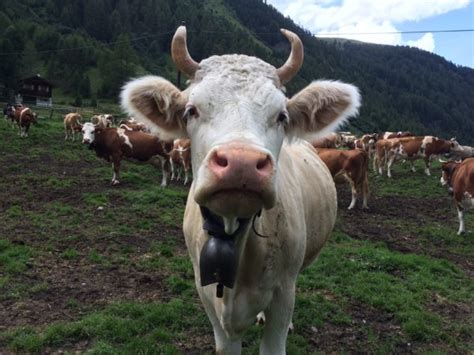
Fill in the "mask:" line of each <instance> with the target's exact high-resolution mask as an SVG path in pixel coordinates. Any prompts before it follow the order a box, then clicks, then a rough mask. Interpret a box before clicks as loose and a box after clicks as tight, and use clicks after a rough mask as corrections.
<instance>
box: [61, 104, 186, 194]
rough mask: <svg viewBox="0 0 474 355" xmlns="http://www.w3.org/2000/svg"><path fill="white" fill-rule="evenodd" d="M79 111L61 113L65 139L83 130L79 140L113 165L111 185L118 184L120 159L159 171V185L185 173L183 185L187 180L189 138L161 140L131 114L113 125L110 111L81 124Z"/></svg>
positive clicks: (71, 137) (73, 136) (165, 183)
mask: <svg viewBox="0 0 474 355" xmlns="http://www.w3.org/2000/svg"><path fill="white" fill-rule="evenodd" d="M81 120H82V116H81V115H80V114H79V113H68V114H67V115H65V116H64V139H65V140H68V139H70V140H72V141H74V140H75V133H76V132H81V133H82V136H83V138H82V143H83V144H86V145H88V147H89V148H90V149H92V150H94V151H95V152H96V154H97V156H98V157H100V158H103V159H105V160H106V161H109V162H111V163H112V165H113V176H112V185H118V184H120V166H121V161H122V160H123V159H128V160H132V161H134V162H147V163H150V164H152V165H153V166H156V167H160V168H161V170H162V173H163V174H162V180H161V186H166V185H167V184H168V180H169V175H170V172H171V180H173V179H175V178H176V180H178V181H179V180H180V178H181V172H184V175H185V176H184V184H185V185H186V184H187V183H188V180H189V172H190V167H191V155H190V153H191V152H190V149H191V141H190V140H189V139H186V138H183V139H175V140H174V141H173V140H171V141H166V140H161V139H159V138H158V137H157V136H155V135H153V134H151V133H150V130H149V129H148V127H147V126H146V125H144V124H143V123H140V122H137V121H136V120H135V119H134V118H132V117H130V118H128V119H125V120H121V121H120V122H119V126H118V127H113V122H114V117H113V116H112V115H110V114H100V115H93V116H92V117H91V120H90V122H85V123H81Z"/></svg>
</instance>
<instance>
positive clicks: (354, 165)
mask: <svg viewBox="0 0 474 355" xmlns="http://www.w3.org/2000/svg"><path fill="white" fill-rule="evenodd" d="M316 150H317V151H318V155H319V157H320V158H321V159H322V161H323V162H324V163H325V164H326V165H327V167H328V169H329V171H330V172H331V175H332V177H333V179H334V181H335V182H344V181H347V182H349V184H350V185H351V192H352V200H351V204H350V205H349V207H348V209H349V210H351V209H353V208H354V207H355V205H356V202H357V195H358V194H360V195H362V199H363V200H362V201H363V202H362V208H364V209H366V208H368V206H367V197H368V195H369V178H368V168H369V154H368V153H367V152H366V151H364V150H360V149H354V150H339V149H327V148H318V149H316Z"/></svg>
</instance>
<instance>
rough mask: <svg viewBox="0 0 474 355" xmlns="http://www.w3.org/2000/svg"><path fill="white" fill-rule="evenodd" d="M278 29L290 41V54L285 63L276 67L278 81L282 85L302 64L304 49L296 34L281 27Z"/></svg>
mask: <svg viewBox="0 0 474 355" xmlns="http://www.w3.org/2000/svg"><path fill="white" fill-rule="evenodd" d="M280 31H281V33H283V35H284V36H285V37H286V38H288V40H289V41H290V43H291V53H290V56H289V57H288V59H287V61H286V63H285V64H283V65H282V66H281V67H280V68H278V69H277V73H278V77H279V78H280V82H281V84H282V85H284V84H286V83H287V82H289V81H290V80H291V79H292V78H293V77H294V76H295V75H296V73H298V71H299V70H300V68H301V66H302V65H303V57H304V51H303V43H302V42H301V40H300V38H299V37H298V36H297V35H296V34H294V33H293V32H291V31H288V30H285V29H283V28H282V29H281V30H280Z"/></svg>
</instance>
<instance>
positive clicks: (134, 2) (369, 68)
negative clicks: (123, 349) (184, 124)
mask: <svg viewBox="0 0 474 355" xmlns="http://www.w3.org/2000/svg"><path fill="white" fill-rule="evenodd" d="M3 3H4V6H3V7H2V8H0V59H1V61H2V65H1V66H0V83H2V84H3V90H4V96H6V97H9V96H11V95H12V94H13V93H14V92H15V91H16V90H17V89H18V85H19V80H20V79H21V78H24V77H27V76H31V75H34V74H36V73H41V74H42V76H44V77H46V78H47V79H49V80H50V81H53V83H55V85H56V86H57V87H58V88H60V89H61V90H62V91H63V92H64V93H65V94H67V95H70V96H72V97H79V98H82V99H97V98H111V99H115V98H116V97H117V95H118V93H119V91H120V88H121V86H122V85H123V83H124V82H125V81H127V80H128V79H129V78H131V77H134V76H139V75H143V74H146V73H152V74H155V75H160V76H163V77H165V78H167V79H169V80H172V81H173V82H175V81H176V71H175V69H174V66H173V64H172V61H171V59H170V54H169V53H170V42H171V37H172V35H173V33H174V30H175V29H176V27H177V26H179V25H180V24H181V23H182V22H183V21H184V22H185V23H186V26H187V28H188V38H189V39H188V46H189V50H190V52H191V53H192V55H193V57H194V58H195V59H196V60H198V61H199V60H201V59H203V58H206V57H208V56H210V55H213V54H225V53H234V52H237V53H242V54H249V55H256V56H258V57H260V58H262V59H263V60H265V61H267V62H269V63H271V64H274V65H276V66H279V65H281V64H282V63H283V62H284V61H285V60H286V57H287V55H288V51H289V44H288V43H287V40H286V39H285V38H284V37H283V36H282V35H281V34H280V32H279V29H280V28H287V29H290V30H292V31H294V32H296V33H297V34H298V35H299V36H300V37H301V38H302V40H303V43H304V46H305V63H304V65H303V68H302V70H301V71H300V73H299V74H298V75H297V77H296V78H295V79H294V80H293V81H292V82H291V83H290V84H289V85H288V87H287V92H288V94H289V95H291V94H293V93H295V92H296V91H297V90H300V89H301V88H302V87H304V86H305V85H307V84H308V83H309V82H311V81H312V80H313V79H317V78H324V79H337V80H343V81H347V82H351V83H353V84H355V85H357V86H358V87H359V88H360V89H361V93H362V97H363V106H362V108H361V115H360V117H359V118H357V119H355V120H352V121H351V123H350V124H349V125H348V127H347V128H349V129H352V130H354V131H356V132H374V131H384V130H411V131H413V132H415V133H418V134H434V135H439V136H442V137H446V138H448V136H457V137H458V139H459V140H460V141H462V142H466V143H470V144H474V117H473V112H474V100H473V99H472V93H473V92H474V70H472V69H470V68H466V67H460V66H456V65H454V64H453V63H450V62H448V61H446V60H445V59H443V58H442V57H439V56H437V55H434V54H431V53H428V52H425V51H422V50H419V49H415V48H408V47H404V46H383V45H373V44H366V43H361V42H357V41H350V40H336V39H316V38H314V36H312V35H311V33H310V32H309V31H307V30H305V29H302V28H300V27H298V26H297V25H296V24H295V23H294V22H293V21H292V20H291V19H289V18H286V17H284V16H283V15H282V14H280V13H279V12H278V11H277V10H276V9H275V8H274V7H272V6H271V5H268V4H266V3H265V2H264V1H261V0H203V1H191V0H176V1H170V0H84V1H75V0H47V1H44V0H4V1H3Z"/></svg>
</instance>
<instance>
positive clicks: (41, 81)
mask: <svg viewBox="0 0 474 355" xmlns="http://www.w3.org/2000/svg"><path fill="white" fill-rule="evenodd" d="M21 82H22V83H38V84H44V85H48V86H54V85H53V83H52V82H50V81H49V80H46V79H45V78H42V77H41V75H39V74H36V75H33V76H30V77H28V78H24V79H21Z"/></svg>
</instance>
